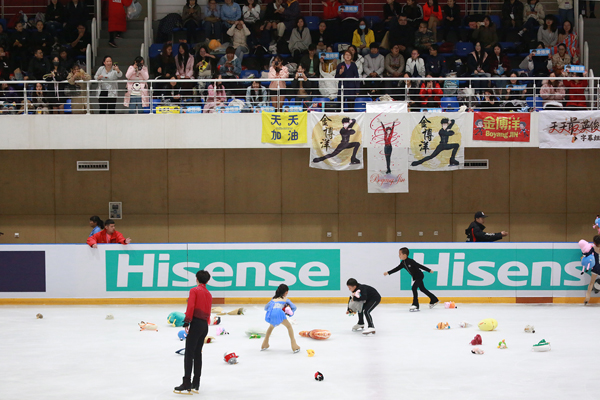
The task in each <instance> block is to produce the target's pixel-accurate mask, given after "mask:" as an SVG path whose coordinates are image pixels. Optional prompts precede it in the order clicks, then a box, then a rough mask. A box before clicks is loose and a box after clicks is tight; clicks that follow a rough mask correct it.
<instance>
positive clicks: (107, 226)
mask: <svg viewBox="0 0 600 400" xmlns="http://www.w3.org/2000/svg"><path fill="white" fill-rule="evenodd" d="M98 243H121V244H129V243H131V239H130V238H127V239H125V237H123V235H122V234H121V232H118V231H117V230H116V229H115V221H113V220H112V219H107V220H106V221H105V222H104V229H103V230H101V231H100V232H98V233H96V234H94V235H92V236H90V237H89V238H88V240H87V244H89V245H90V246H91V247H93V248H94V249H96V248H98V245H97V244H98Z"/></svg>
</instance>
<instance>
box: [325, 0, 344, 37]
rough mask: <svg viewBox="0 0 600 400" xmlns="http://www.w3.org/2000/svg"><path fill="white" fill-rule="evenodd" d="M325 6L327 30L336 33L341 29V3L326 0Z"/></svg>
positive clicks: (335, 0)
mask: <svg viewBox="0 0 600 400" xmlns="http://www.w3.org/2000/svg"><path fill="white" fill-rule="evenodd" d="M321 4H323V21H325V22H326V25H327V28H329V29H331V30H332V31H334V32H335V30H336V29H337V28H338V27H339V25H340V21H339V15H340V6H341V4H340V2H339V1H337V0H325V1H322V2H321Z"/></svg>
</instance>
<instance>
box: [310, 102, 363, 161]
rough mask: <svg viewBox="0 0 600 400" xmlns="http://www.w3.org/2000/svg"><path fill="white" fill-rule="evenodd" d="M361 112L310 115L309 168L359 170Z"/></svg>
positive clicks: (361, 151)
mask: <svg viewBox="0 0 600 400" xmlns="http://www.w3.org/2000/svg"><path fill="white" fill-rule="evenodd" d="M364 115H365V114H364V113H310V114H309V129H310V130H311V132H312V143H311V147H310V164H309V165H310V166H311V167H312V168H320V169H331V170H335V171H345V170H354V169H363V168H364V167H363V147H362V125H363V119H364Z"/></svg>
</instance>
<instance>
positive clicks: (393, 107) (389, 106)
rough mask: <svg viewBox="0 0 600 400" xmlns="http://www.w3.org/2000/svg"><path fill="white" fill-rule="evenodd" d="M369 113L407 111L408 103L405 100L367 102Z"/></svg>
mask: <svg viewBox="0 0 600 400" xmlns="http://www.w3.org/2000/svg"><path fill="white" fill-rule="evenodd" d="M367 112H368V113H379V112H390V113H407V112H408V103H405V102H403V101H373V102H367Z"/></svg>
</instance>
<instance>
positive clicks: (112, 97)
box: [94, 56, 123, 114]
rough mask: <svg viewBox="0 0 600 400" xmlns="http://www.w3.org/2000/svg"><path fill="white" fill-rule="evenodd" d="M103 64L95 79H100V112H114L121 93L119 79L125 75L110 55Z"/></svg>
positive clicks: (98, 92)
mask: <svg viewBox="0 0 600 400" xmlns="http://www.w3.org/2000/svg"><path fill="white" fill-rule="evenodd" d="M102 64H103V65H102V66H101V67H100V68H98V71H96V75H95V76H94V79H95V80H97V81H99V83H98V91H97V94H98V103H99V106H100V114H114V113H115V105H116V103H117V96H118V95H119V93H118V90H119V85H118V83H117V80H118V79H119V78H121V77H122V76H123V73H122V72H121V70H120V69H119V67H118V66H117V65H114V64H113V60H112V57H110V56H105V57H104V60H103V62H102Z"/></svg>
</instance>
